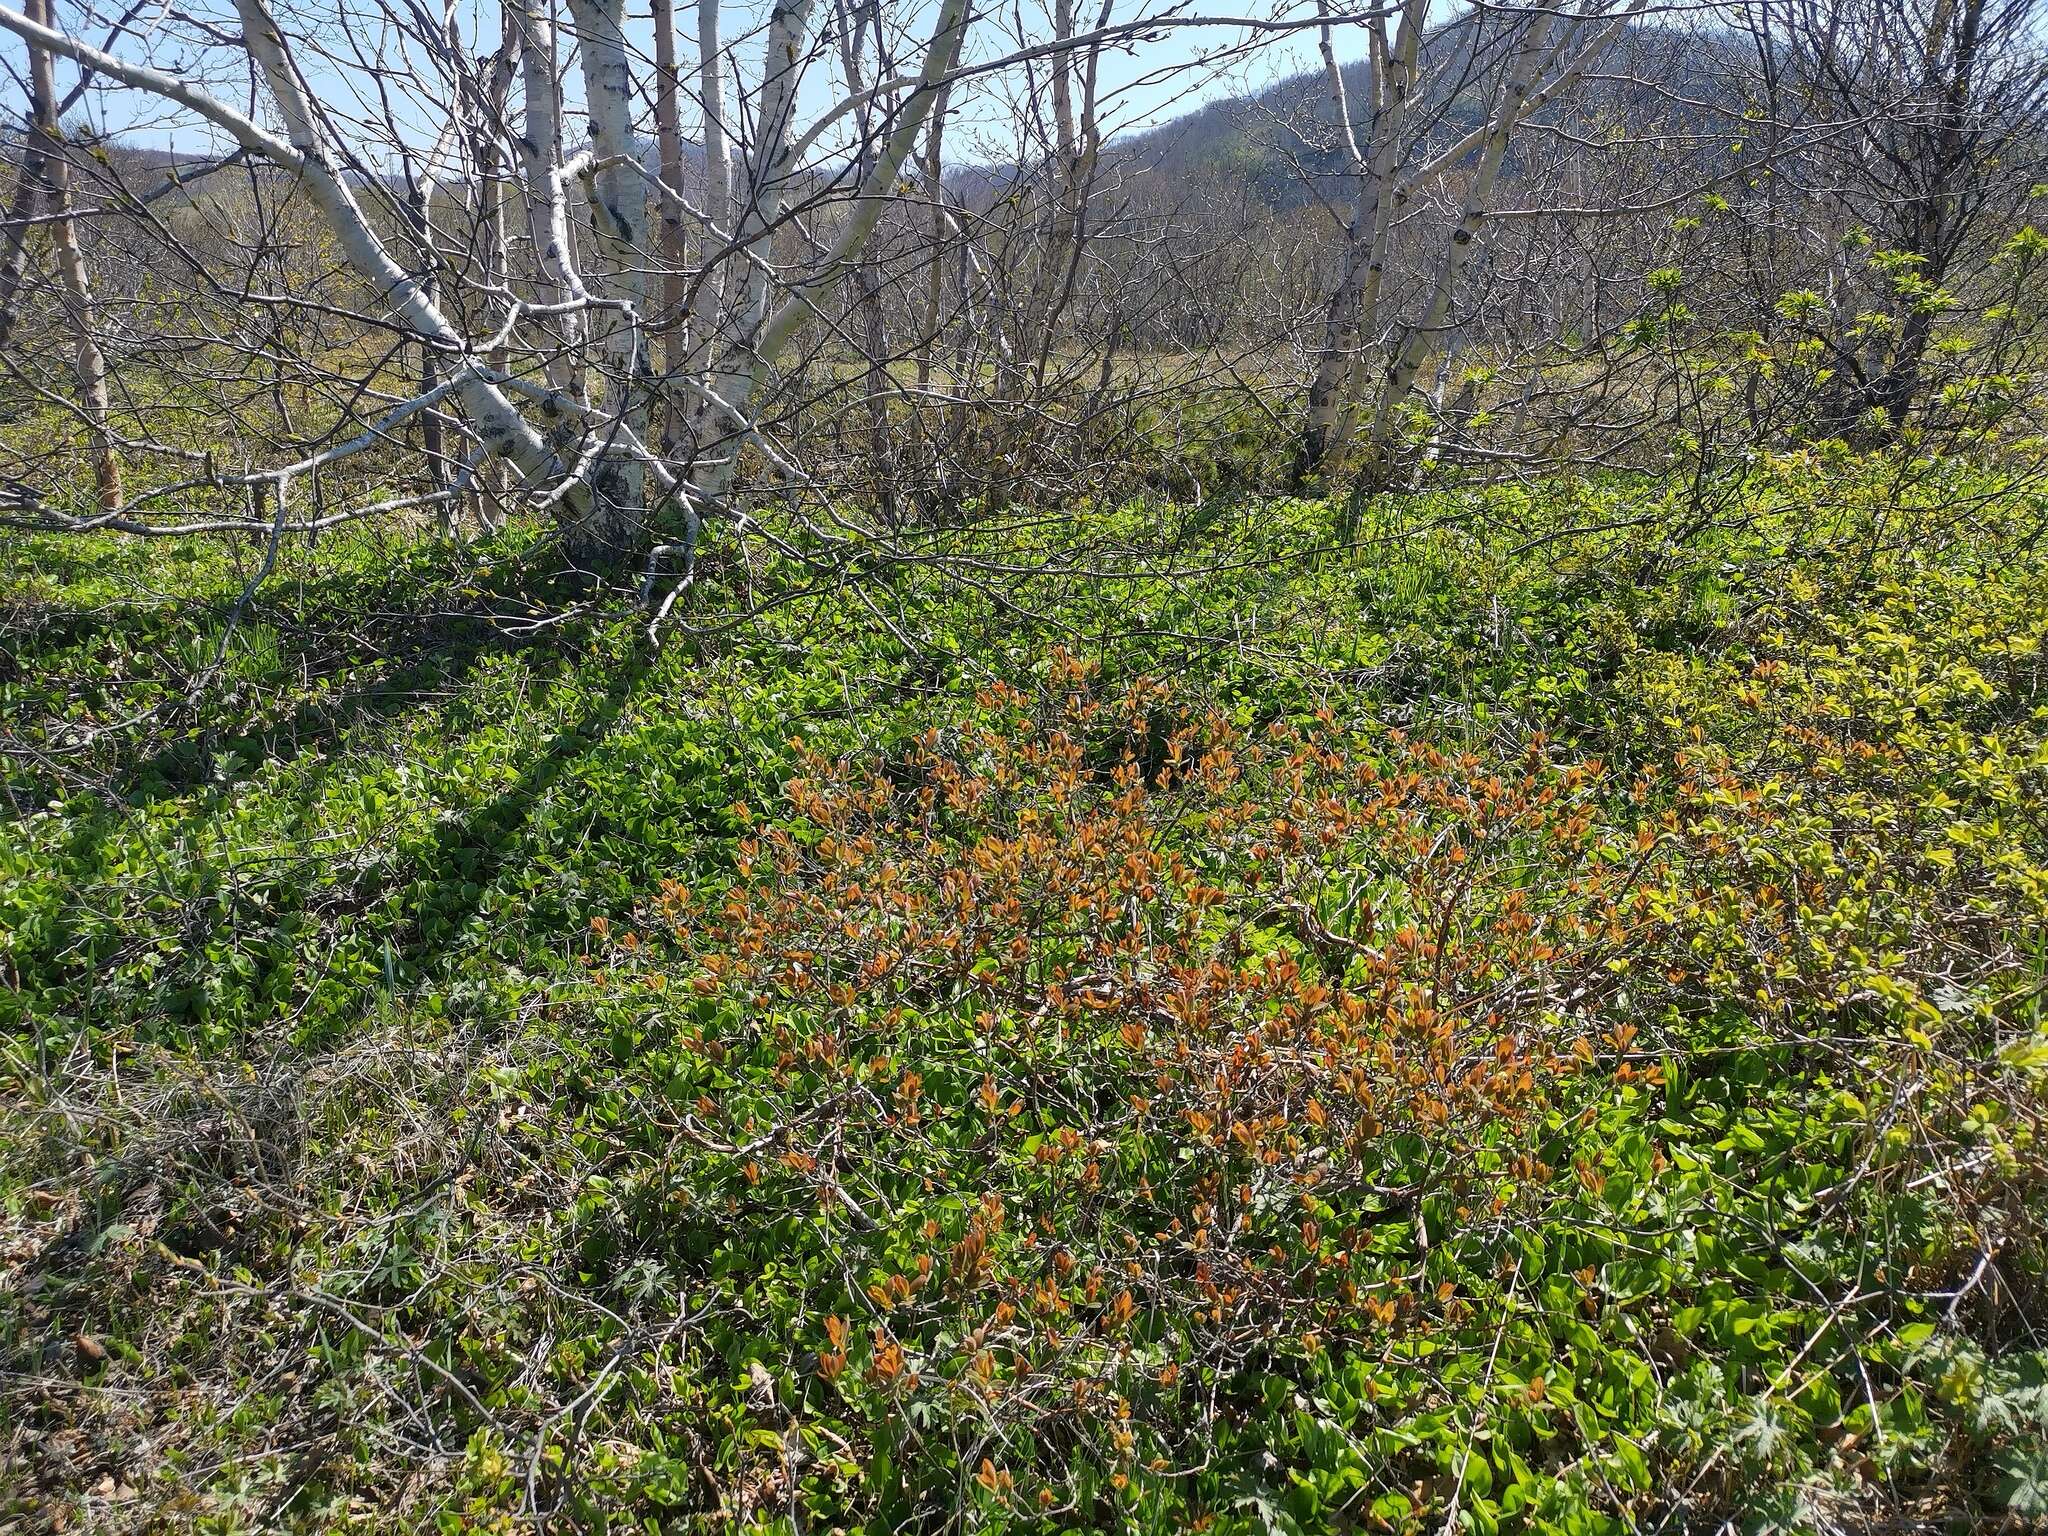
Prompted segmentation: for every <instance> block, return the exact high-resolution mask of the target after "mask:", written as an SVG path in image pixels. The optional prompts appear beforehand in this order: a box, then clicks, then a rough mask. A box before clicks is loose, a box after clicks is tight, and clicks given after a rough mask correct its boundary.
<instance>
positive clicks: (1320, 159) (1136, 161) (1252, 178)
mask: <svg viewBox="0 0 2048 1536" xmlns="http://www.w3.org/2000/svg"><path fill="white" fill-rule="evenodd" d="M1484 45H1485V44H1484V43H1483V41H1482V38H1481V36H1480V34H1479V32H1478V28H1477V24H1476V23H1473V22H1470V21H1459V22H1453V23H1450V24H1447V25H1446V26H1444V27H1442V28H1440V29H1438V30H1437V31H1436V32H1435V33H1433V34H1432V35H1431V36H1430V37H1429V38H1428V40H1427V41H1426V43H1425V45H1424V46H1425V49H1426V50H1427V52H1426V54H1425V67H1426V69H1427V71H1428V73H1429V75H1430V77H1431V78H1432V79H1434V80H1435V81H1437V82H1439V90H1440V91H1441V90H1449V91H1450V92H1451V99H1449V100H1448V101H1445V100H1443V99H1441V97H1440V98H1439V99H1438V100H1437V101H1435V102H1427V103H1424V104H1423V110H1422V111H1421V112H1420V113H1419V114H1418V116H1419V117H1420V118H1421V119H1423V120H1426V121H1432V122H1433V124H1434V127H1433V129H1432V132H1431V134H1430V138H1431V139H1432V140H1433V141H1436V142H1442V143H1448V142H1451V141H1452V140H1453V139H1455V138H1456V137H1457V136H1458V135H1461V134H1463V133H1465V132H1467V131H1468V130H1470V129H1471V128H1473V127H1474V126H1476V125H1477V124H1478V123H1479V122H1480V121H1481V119H1482V118H1483V116H1484V114H1485V112H1486V111H1487V108H1488V105H1489V97H1490V90H1491V76H1489V75H1487V74H1486V73H1485V71H1484V70H1483V69H1480V68H1477V67H1476V66H1475V63H1474V61H1473V60H1472V57H1471V55H1472V53H1473V51H1474V48H1475V46H1484ZM1748 46H1749V45H1748V43H1747V42H1746V40H1743V39H1740V38H1737V37H1734V36H1732V35H1721V36H1715V35H1712V34H1704V33H1701V32H1696V31H1686V30H1681V29H1678V28H1672V27H1664V26H1657V25H1652V24H1648V23H1645V24H1639V25H1635V26H1631V27H1629V28H1628V29H1626V30H1625V31H1624V32H1623V34H1622V35H1621V36H1620V37H1618V38H1617V39H1616V40H1615V42H1614V43H1613V44H1612V45H1610V46H1609V47H1608V48H1607V49H1606V51H1605V52H1604V53H1603V55H1602V56H1601V57H1600V58H1599V59H1597V60H1595V61H1594V62H1593V64H1592V65H1591V66H1590V67H1589V68H1588V70H1587V73H1586V78H1585V79H1584V80H1583V81H1582V82H1581V83H1580V84H1579V86H1578V87H1577V88H1576V89H1575V91H1574V92H1573V93H1572V96H1571V99H1572V101H1573V102H1575V103H1576V104H1577V105H1578V106H1579V108H1580V109H1581V110H1584V109H1586V108H1588V107H1590V108H1591V109H1592V110H1593V111H1595V112H1597V113H1599V114H1600V115H1602V116H1609V117H1612V118H1613V120H1616V121H1620V122H1625V123H1627V124H1628V125H1629V130H1630V132H1631V134H1632V135H1634V136H1638V137H1641V136H1646V135H1663V136H1666V137H1667V138H1671V139H1675V140H1679V141H1681V142H1682V141H1685V140H1688V139H1694V138H1701V137H1718V136H1719V134H1720V133H1722V132H1724V131H1725V130H1726V129H1727V128H1728V127H1729V126H1731V125H1732V124H1733V123H1734V122H1735V121H1737V120H1738V119H1739V117H1740V114H1741V111H1742V100H1741V96H1740V93H1739V90H1738V89H1737V82H1738V81H1739V79H1740V78H1741V69H1740V66H1741V65H1742V64H1744V63H1745V62H1746V61H1747V56H1746V50H1747V48H1748ZM1342 72H1343V76H1344V88H1345V94H1346V98H1347V101H1348V104H1349V106H1350V108H1351V114H1352V118H1353V121H1354V124H1355V127H1356V131H1357V133H1358V135H1359V137H1360V139H1361V141H1362V140H1363V139H1364V137H1365V133H1366V130H1367V127H1368V124H1369V116H1370V109H1369V105H1368V104H1369V102H1370V99H1371V98H1370V90H1371V79H1370V73H1369V67H1368V65H1367V64H1366V62H1365V61H1364V60H1359V61H1357V62H1354V63H1351V64H1346V65H1344V66H1342ZM1475 75H1476V76H1477V77H1478V78H1477V79H1474V78H1472V77H1474V76H1475ZM1559 111H1560V106H1559V105H1558V104H1553V105H1552V106H1550V107H1549V108H1547V109H1546V110H1545V111H1544V112H1543V113H1541V114H1539V118H1538V120H1539V121H1540V120H1542V119H1544V118H1549V119H1553V120H1554V119H1556V118H1557V116H1558V115H1559ZM1336 125H1337V112H1336V106H1335V104H1334V102H1333V101H1332V99H1331V92H1330V88H1329V81H1328V78H1327V76H1326V75H1325V74H1324V72H1323V71H1321V70H1319V69H1318V70H1312V71H1309V72H1306V73H1303V74H1299V75H1294V76H1292V77H1290V78H1288V79H1286V80H1282V81H1280V82H1279V83H1277V84H1275V85H1272V86H1269V87H1267V88H1266V89H1265V90H1262V91H1259V92H1257V93H1255V94H1253V95H1249V96H1238V97H1232V98H1228V99H1226V100H1222V101H1215V102H1210V103H1208V104H1207V105H1204V106H1202V107H1198V108H1196V109H1195V110H1194V111H1192V112H1190V113H1188V114H1187V115H1186V116H1184V117H1180V118H1177V119H1175V120H1174V121H1172V122H1169V123H1166V124H1164V125H1162V126H1160V127H1158V128H1154V129H1152V130H1150V131H1148V132H1146V133H1143V134H1138V135H1134V136H1131V137H1128V138H1125V139H1123V140H1121V141H1120V142H1119V143H1118V144H1117V146H1116V149H1115V155H1116V158H1117V159H1118V160H1119V161H1120V162H1121V163H1123V164H1124V165H1125V166H1127V167H1128V168H1131V169H1136V170H1142V171H1144V172H1148V173H1153V174H1157V175H1161V176H1164V177H1168V178H1187V177H1191V176H1201V175H1210V176H1213V175H1219V174H1220V175H1226V176H1231V177H1235V178H1243V179H1244V181H1245V182H1246V183H1248V185H1249V188H1250V190H1252V191H1253V192H1254V193H1255V194H1256V195H1257V196H1258V197H1259V198H1261V199H1262V200H1263V201H1265V202H1267V203H1269V204H1270V205H1272V206H1274V207H1276V208H1286V207H1293V206H1298V205H1300V204H1302V203H1305V202H1308V201H1310V200H1311V198H1312V197H1313V196H1314V190H1313V189H1314V187H1315V185H1316V184H1317V183H1319V182H1321V183H1325V184H1334V183H1335V182H1337V181H1338V180H1340V179H1341V178H1342V176H1343V174H1344V170H1345V165H1344V156H1343V154H1342V151H1341V150H1340V149H1339V147H1338V145H1339V137H1338V134H1337V131H1336ZM1510 174H1512V171H1510Z"/></svg>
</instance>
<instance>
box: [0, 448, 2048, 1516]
mask: <svg viewBox="0 0 2048 1536" xmlns="http://www.w3.org/2000/svg"><path fill="white" fill-rule="evenodd" d="M1697 489H1698V488H1697V487H1695V488H1693V492H1694V493H1696V492H1697ZM1714 494H1715V496H1716V498H1717V500H1716V501H1715V503H1714V506H1713V508H1712V515H1703V514H1702V512H1701V508H1700V504H1699V502H1698V500H1697V497H1696V494H1695V495H1694V496H1693V499H1686V498H1683V497H1680V496H1679V495H1677V494H1676V493H1674V494H1673V495H1672V496H1671V497H1660V496H1659V495H1657V494H1656V493H1655V492H1653V491H1646V490H1645V489H1644V488H1643V487H1641V486H1640V485H1637V486H1602V485H1588V484H1578V483H1565V482H1558V483H1553V484H1550V485H1547V486H1545V487H1542V488H1541V489H1540V490H1539V491H1536V492H1529V491H1493V492H1486V493H1478V492H1473V493H1456V494H1451V493H1445V494H1442V495H1436V496H1427V497H1416V498H1412V499H1409V500H1405V501H1390V502H1388V503H1387V504H1385V505H1382V506H1376V507H1373V508H1368V509H1364V510H1363V512H1361V511H1360V509H1357V508H1352V509H1349V511H1348V513H1347V511H1346V510H1345V509H1341V508H1331V507H1327V506H1324V505H1321V504H1316V503H1282V504H1277V505H1275V504H1270V503H1268V504H1261V505H1256V506H1235V505H1226V506H1215V505H1211V506H1208V507H1203V508H1186V507H1166V508H1127V509H1123V510H1121V511H1119V512H1115V513H1107V512H1105V513H1102V514H1099V515H1095V516H1091V517H1089V518H1087V519H1085V520H1084V522H1083V525H1082V526H1080V527H1079V528H1054V527H1047V528H1040V529H1037V530H1034V531H1033V532H1031V533H1030V534H1029V535H1028V538H1027V537H1026V536H1023V535H1020V534H1019V533H1018V532H1017V531H1016V530H1008V531H1006V532H1005V533H1004V534H1003V535H1002V540H1003V542H1002V544H1001V553H1002V558H1003V561H1004V563H1006V564H1010V565H1023V564H1030V563H1032V562H1033V561H1040V562H1042V564H1043V568H1044V569H1045V570H1046V571H1048V572H1052V571H1059V570H1064V569H1068V568H1069V567H1070V565H1071V564H1072V562H1071V561H1070V560H1068V558H1067V555H1068V554H1069V553H1070V551H1069V550H1067V549H1065V548H1063V547H1062V541H1064V540H1067V539H1070V538H1078V539H1085V541H1086V545H1085V547H1086V550H1087V551H1088V563H1089V564H1090V565H1091V566H1093V567H1096V568H1097V573H1096V574H1095V575H1093V576H1091V577H1090V579H1088V580H1085V581H1083V580H1079V579H1075V578H1073V577H1071V576H1055V575H1051V574H1048V575H1045V576H1042V577H1037V578H1032V577H1026V576H1014V575H1005V576H1004V577H1003V578H1002V579H1001V580H1000V582H998V581H996V580H994V579H991V580H990V581H987V582H982V583H975V582H971V581H963V580H961V579H959V577H958V573H957V570H956V572H955V574H954V575H953V576H952V577H950V578H948V579H945V580H941V579H940V578H939V577H938V576H936V575H935V574H933V573H931V572H929V571H926V570H920V569H918V568H914V567H900V568H878V569H875V570H872V571H868V572H862V573H860V574H859V583H858V587H857V589H854V588H839V589H836V590H833V591H829V592H821V593H809V594H806V593H802V592H794V593H792V595H791V596H790V598H789V600H788V601H787V602H785V603H783V604H781V605H780V606H776V607H774V608H773V609H772V610H771V611H770V612H769V613H768V614H767V615H766V616H765V617H764V618H762V619H760V620H758V621H756V622H754V623H752V624H750V625H748V626H744V627H740V628H735V629H733V630H731V631H729V632H724V633H721V634H719V635H717V636H715V637H713V636H706V637H703V638H700V639H697V640H695V641H689V642H681V641H677V642H672V643H670V644H669V645H667V646H666V647H664V648H663V649H661V650H660V651H658V652H657V651H654V650H651V649H650V648H649V647H648V646H647V645H646V643H645V641H644V638H643V637H642V636H641V635H640V633H639V631H638V628H637V627H636V626H635V625H633V624H630V623H627V622H624V621H617V622H614V621H611V620H606V619H603V618H600V617H589V618H583V619H577V620H573V621H569V622H561V623H556V622H550V621H548V620H547V618H546V617H545V613H546V611H547V610H548V607H549V605H547V604H546V603H544V602H543V603H535V602H533V601H532V600H531V589H530V581H531V573H530V572H527V571H525V570H523V569H522V567H521V560H522V549H521V546H520V544H519V541H518V540H517V538H516V537H511V536H508V537H506V538H504V539H502V540H500V541H499V542H498V543H497V544H495V545H491V546H480V547H477V548H473V549H472V550H470V551H469V552H468V553H467V555H466V556H464V557H462V558H463V559H466V560H467V561H468V567H467V569H466V570H465V572H464V574H463V575H462V576H461V577H459V578H456V579H453V580H451V579H450V578H449V577H448V576H447V574H446V572H447V571H448V569H449V566H450V559H451V557H450V553H449V552H448V551H447V550H445V549H427V548H400V549H397V550H395V551H394V550H392V549H389V548H375V547H370V546H366V545H361V544H349V543H341V544H330V545H328V546H325V547H322V548H319V549H315V550H312V551H305V552H300V553H298V554H296V555H294V556H292V557H291V559H290V560H289V562H288V564H287V566H286V567H285V568H283V569H281V570H280V571H279V573H278V574H277V576H275V577H274V578H273V579H272V581H271V582H270V583H269V584H268V585H267V586H266V587H265V588H264V589H263V590H262V591H261V592H260V593H259V594H258V595H257V597H256V599H255V600H254V602H253V603H252V604H251V605H250V607H249V610H248V612H247V613H246V614H244V615H242V616H241V620H240V622H239V623H237V624H236V625H234V626H233V628H232V630H231V631H230V629H229V626H228V617H229V614H230V612H231V611H232V610H233V609H234V607H235V605H236V602H237V600H238V598H239V596H240V593H241V590H242V585H241V584H242V580H243V578H244V575H245V571H244V570H243V569H240V568H238V567H237V566H236V564H235V561H236V559H237V558H238V557H237V556H236V555H235V553H234V552H231V551H221V550H217V549H212V548H200V547H198V546H191V547H189V548H188V549H187V548H181V549H179V550H176V551H172V552H170V553H169V554H166V552H165V551H164V550H162V549H160V548H137V547H134V546H123V545H115V544H111V543H110V544H107V545H104V546H95V547H91V548H84V547H81V546H79V545H77V544H70V545H62V546H60V545H54V544H53V545H41V544H36V543H34V542H25V543H23V544H20V545H18V546H16V547H14V548H13V549H11V550H10V551H9V552H8V553H7V554H6V556H5V558H6V560H7V562H8V568H7V575H6V590H5V593H4V595H0V602H4V604H5V636H6V650H5V655H4V657H0V703H4V718H5V729H6V732H7V746H8V752H9V755H8V758H7V761H6V769H5V771H6V775H7V781H6V783H7V793H8V795H9V797H10V802H11V803H10V815H9V820H8V823H7V825H6V828H5V831H4V833H0V976H4V990H0V1027H4V1038H5V1046H4V1050H5V1054H4V1057H0V1104H4V1111H0V1112H4V1115H5V1121H4V1126H0V1192H4V1195H0V1198H4V1227H0V1245H4V1246H0V1266H4V1268H0V1274H4V1277H5V1278H4V1285H0V1329H4V1333H0V1350H4V1362H0V1363H4V1369H5V1374H4V1376H0V1401H4V1403H5V1405H6V1412H5V1413H4V1414H0V1421H4V1423H5V1424H6V1425H7V1428H6V1430H5V1432H4V1433H5V1436H6V1439H5V1441H4V1443H0V1456H4V1462H0V1488H4V1490H5V1492H4V1493H0V1527H4V1526H5V1525H6V1524H7V1523H9V1522H12V1523H14V1524H16V1525H19V1526H22V1527H24V1528H34V1527H38V1526H42V1525H49V1526H57V1527H61V1526H67V1525H68V1526H69V1527H70V1528H76V1529H120V1528H150V1529H168V1528H173V1527H175V1528H178V1529H188V1528H197V1529H203V1530H218V1531H229V1530H242V1529H252V1530H253V1529H259V1528H264V1529H268V1528H278V1527H286V1528H298V1529H330V1528H348V1527H353V1526H361V1527H364V1528H379V1529H387V1528H391V1527H393V1526H397V1527H400V1528H437V1529H444V1530H453V1529H490V1530H517V1529H526V1528H529V1527H533V1528H545V1529H552V1530H567V1529H611V1530H618V1529H624V1528H627V1527H639V1528H644V1529H682V1528H698V1527H699V1526H702V1527H704V1528H711V1527H713V1526H727V1527H732V1528H742V1529H747V1528H762V1529H765V1528H777V1527H780V1528H785V1529H786V1528H790V1527H792V1526H793V1527H795V1528H799V1529H804V1530H811V1529H820V1530H822V1529H832V1528H842V1529H855V1528H859V1529H867V1530H874V1531H881V1530H898V1529H913V1528H918V1529H934V1530H937V1529H942V1528H951V1527H953V1526H955V1525H957V1526H959V1527H962V1528H974V1529H1019V1530H1024V1529H1031V1530H1077V1529H1095V1530H1121V1529H1145V1530H1162V1531H1167V1530H1174V1531H1177V1530H1184V1529H1186V1530H1210V1531H1255V1530H1265V1529H1283V1530H1302V1531H1311V1530H1327V1529H1358V1530H1389V1531H1407V1530H1429V1531H1435V1530H1442V1529H1460V1528H1470V1529H1474V1530H1480V1531H1491V1530H1543V1531H1557V1532H1606V1531H1616V1532H1619V1531H1638V1532H1660V1531H1672V1532H1676V1531H1692V1530H1713V1529H1718V1528H1721V1527H1722V1526H1723V1525H1724V1524H1728V1525H1732V1526H1733V1527H1734V1528H1737V1529H1755V1530H1765V1529H1785V1530H1812V1531H1832V1530H1858V1529H1871V1528H1878V1527H1880V1526H1883V1525H1884V1523H1885V1522H1887V1521H1891V1522H1904V1523H1905V1524H1907V1525H1910V1526H1912V1527H1913V1528H1943V1527H1944V1526H1953V1527H1955V1528H1958V1529H1983V1528H1986V1527H1991V1528H1996V1527H1998V1526H1999V1525H2001V1524H2008V1525H2011V1526H2012V1527H2013V1528H2020V1527H2022V1526H2023V1525H2024V1524H2025V1523H2027V1522H2029V1521H2033V1520H2037V1519H2040V1518H2042V1517H2043V1516H2048V1339H2044V1338H2043V1337H2042V1336H2041V1334H2040V1332H2039V1330H2040V1329H2041V1328H2042V1326H2043V1324H2044V1322H2048V1305H2044V1296H2043V1292H2042V1284H2043V1280H2042V1275H2043V1262H2044V1251H2043V1245H2044V1242H2048V1231H2044V1215H2043V1211H2044V1200H2048V1188H2044V1181H2043V1170H2044V1162H2043V1156H2044V1154H2043V1149H2042V1146H2041V1142H2040V1137H2041V1134H2042V1110H2043V1106H2044V1099H2043V1095H2042V1089H2043V1085H2044V1081H2048V1033H2044V1024H2043V998H2044V988H2048V937H2044V935H2048V824H2044V821H2048V811H2044V809H2043V802H2044V792H2048V674H2044V667H2048V662H2044V660H2043V655H2042V644H2043V640H2044V638H2048V566H2044V561H2043V556H2042V554H2041V552H2040V551H2039V549H2038V544H2037V541H2038V536H2039V534H2040V531H2041V528H2042V526H2043V523H2044V519H2048V508H2044V507H2043V506H2042V505H2041V503H2040V502H2039V500H2038V499H2037V498H2031V497H2029V496H2028V495H2027V494H2025V493H2023V492H2021V491H2017V490H2012V489H2009V488H2005V487H2002V486H2000V485H1999V484H1998V483H1997V482H1996V481H1995V480H1992V479H1990V478H1989V477H1987V476H1986V475H1984V474H1983V473H1982V472H1974V471H1967V470H1963V469H1957V468H1950V467H1947V466H1941V465H1932V466H1929V465H1921V466H1917V467H1915V468H1914V469H1913V470H1912V472H1911V473H1910V474H1908V473H1903V472H1901V471H1900V470H1899V469H1898V467H1897V466H1895V465H1890V466H1888V465H1884V464H1875V463H1869V464H1866V463H1859V462H1830V461H1826V460H1821V459H1814V458H1804V457H1802V458H1799V459H1788V460H1784V461H1776V462H1771V463H1766V464H1761V465H1758V466H1756V468H1755V470H1754V472H1753V474H1752V475H1751V476H1750V477H1749V478H1748V479H1746V480H1745V481H1744V482H1742V484H1741V485H1740V486H1717V487H1715V488H1714ZM1333 530H1339V531H1341V532H1342V533H1343V534H1344V535H1347V536H1349V535H1355V536H1356V538H1355V542H1354V543H1352V544H1351V545H1349V546H1346V547H1339V546H1338V544H1337V543H1336V541H1335V540H1334V539H1333ZM958 537H959V540H960V543H961V546H962V547H963V548H965V547H968V546H970V545H971V544H972V542H973V537H974V536H973V535H970V534H966V533H963V534H961V535H959V536H958ZM989 537H990V538H991V539H993V538H994V537H995V535H994V534H993V533H991V534H990V535H989ZM1020 546H1021V547H1020ZM962 568H964V569H969V570H972V569H973V568H974V567H973V565H972V563H971V562H970V563H967V564H966V565H964V566H963V567H962ZM1104 568H1106V569H1107V572H1108V574H1103V573H1102V571H1103V569H1104ZM719 579H721V577H720V573H718V572H717V571H715V570H714V571H712V572H710V573H708V575H707V584H708V585H711V586H713V587H715V584H716V582H717V581H718V580H719ZM734 579H737V578H736V576H735V578H734ZM714 595H715V594H714ZM710 600H711V599H709V598H707V602H708V601H710ZM224 639H225V647H224V648H223V640H224ZM216 655H219V656H220V657H221V658H222V665H221V666H219V667H218V668H215V667H214V666H213V665H212V663H213V660H214V658H215V656H216Z"/></svg>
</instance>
